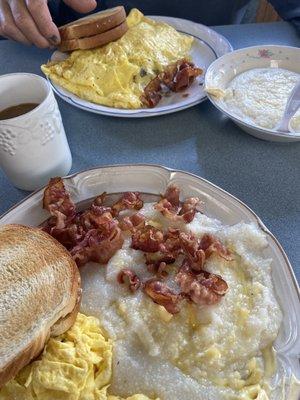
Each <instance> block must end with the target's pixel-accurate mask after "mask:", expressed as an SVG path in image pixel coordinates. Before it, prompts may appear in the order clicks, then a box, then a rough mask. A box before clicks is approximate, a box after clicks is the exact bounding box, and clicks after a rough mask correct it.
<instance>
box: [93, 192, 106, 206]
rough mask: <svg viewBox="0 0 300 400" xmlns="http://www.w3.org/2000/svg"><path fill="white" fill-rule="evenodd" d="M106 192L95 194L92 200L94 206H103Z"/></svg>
mask: <svg viewBox="0 0 300 400" xmlns="http://www.w3.org/2000/svg"><path fill="white" fill-rule="evenodd" d="M106 196H107V193H106V192H103V193H102V194H100V195H99V196H97V197H96V198H95V199H94V201H93V203H92V204H93V205H95V206H103V205H104V202H105V199H106Z"/></svg>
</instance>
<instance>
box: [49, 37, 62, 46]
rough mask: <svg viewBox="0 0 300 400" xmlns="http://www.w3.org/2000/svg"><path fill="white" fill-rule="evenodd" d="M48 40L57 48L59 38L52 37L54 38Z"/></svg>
mask: <svg viewBox="0 0 300 400" xmlns="http://www.w3.org/2000/svg"><path fill="white" fill-rule="evenodd" d="M47 39H48V41H49V42H50V43H51V44H53V45H54V46H56V45H57V44H58V43H59V38H58V37H57V36H56V35H52V36H50V37H48V38H47Z"/></svg>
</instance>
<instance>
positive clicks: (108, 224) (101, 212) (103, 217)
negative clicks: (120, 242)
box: [80, 204, 118, 232]
mask: <svg viewBox="0 0 300 400" xmlns="http://www.w3.org/2000/svg"><path fill="white" fill-rule="evenodd" d="M80 224H81V225H82V227H83V228H84V229H85V230H86V231H88V230H90V229H94V228H97V229H99V230H100V231H101V232H111V231H112V230H113V229H114V228H115V227H116V226H117V225H118V221H117V220H115V219H114V218H113V216H112V215H111V209H110V207H104V206H96V205H95V204H92V205H91V208H89V209H88V210H86V211H84V212H83V213H82V214H81V216H80Z"/></svg>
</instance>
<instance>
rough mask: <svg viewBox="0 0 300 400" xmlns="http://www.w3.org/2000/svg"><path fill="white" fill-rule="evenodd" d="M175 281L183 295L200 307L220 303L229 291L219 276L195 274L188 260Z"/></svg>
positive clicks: (203, 272)
mask: <svg viewBox="0 0 300 400" xmlns="http://www.w3.org/2000/svg"><path fill="white" fill-rule="evenodd" d="M175 280H176V282H177V283H178V285H179V286H180V289H181V290H182V293H183V294H185V295H186V296H187V298H189V299H190V300H191V301H193V302H194V303H195V304H199V305H212V304H217V303H219V302H220V300H221V298H222V296H224V295H225V293H226V292H227V290H228V286H227V283H226V282H225V281H224V280H223V279H222V278H221V277H220V276H219V275H215V274H211V273H210V272H207V271H201V272H199V273H195V272H193V270H192V269H191V268H190V265H189V262H188V261H187V260H184V262H183V264H182V266H181V268H180V270H179V272H178V273H177V275H176V277H175Z"/></svg>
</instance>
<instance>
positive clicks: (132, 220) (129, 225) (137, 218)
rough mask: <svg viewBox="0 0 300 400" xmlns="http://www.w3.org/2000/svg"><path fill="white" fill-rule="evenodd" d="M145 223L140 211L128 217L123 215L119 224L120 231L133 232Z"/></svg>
mask: <svg viewBox="0 0 300 400" xmlns="http://www.w3.org/2000/svg"><path fill="white" fill-rule="evenodd" d="M144 223H145V216H144V215H143V214H140V213H135V214H133V215H131V216H130V217H124V218H123V219H121V220H120V222H119V226H120V228H121V229H122V231H130V232H135V230H136V229H137V228H138V227H141V226H142V225H144Z"/></svg>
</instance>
